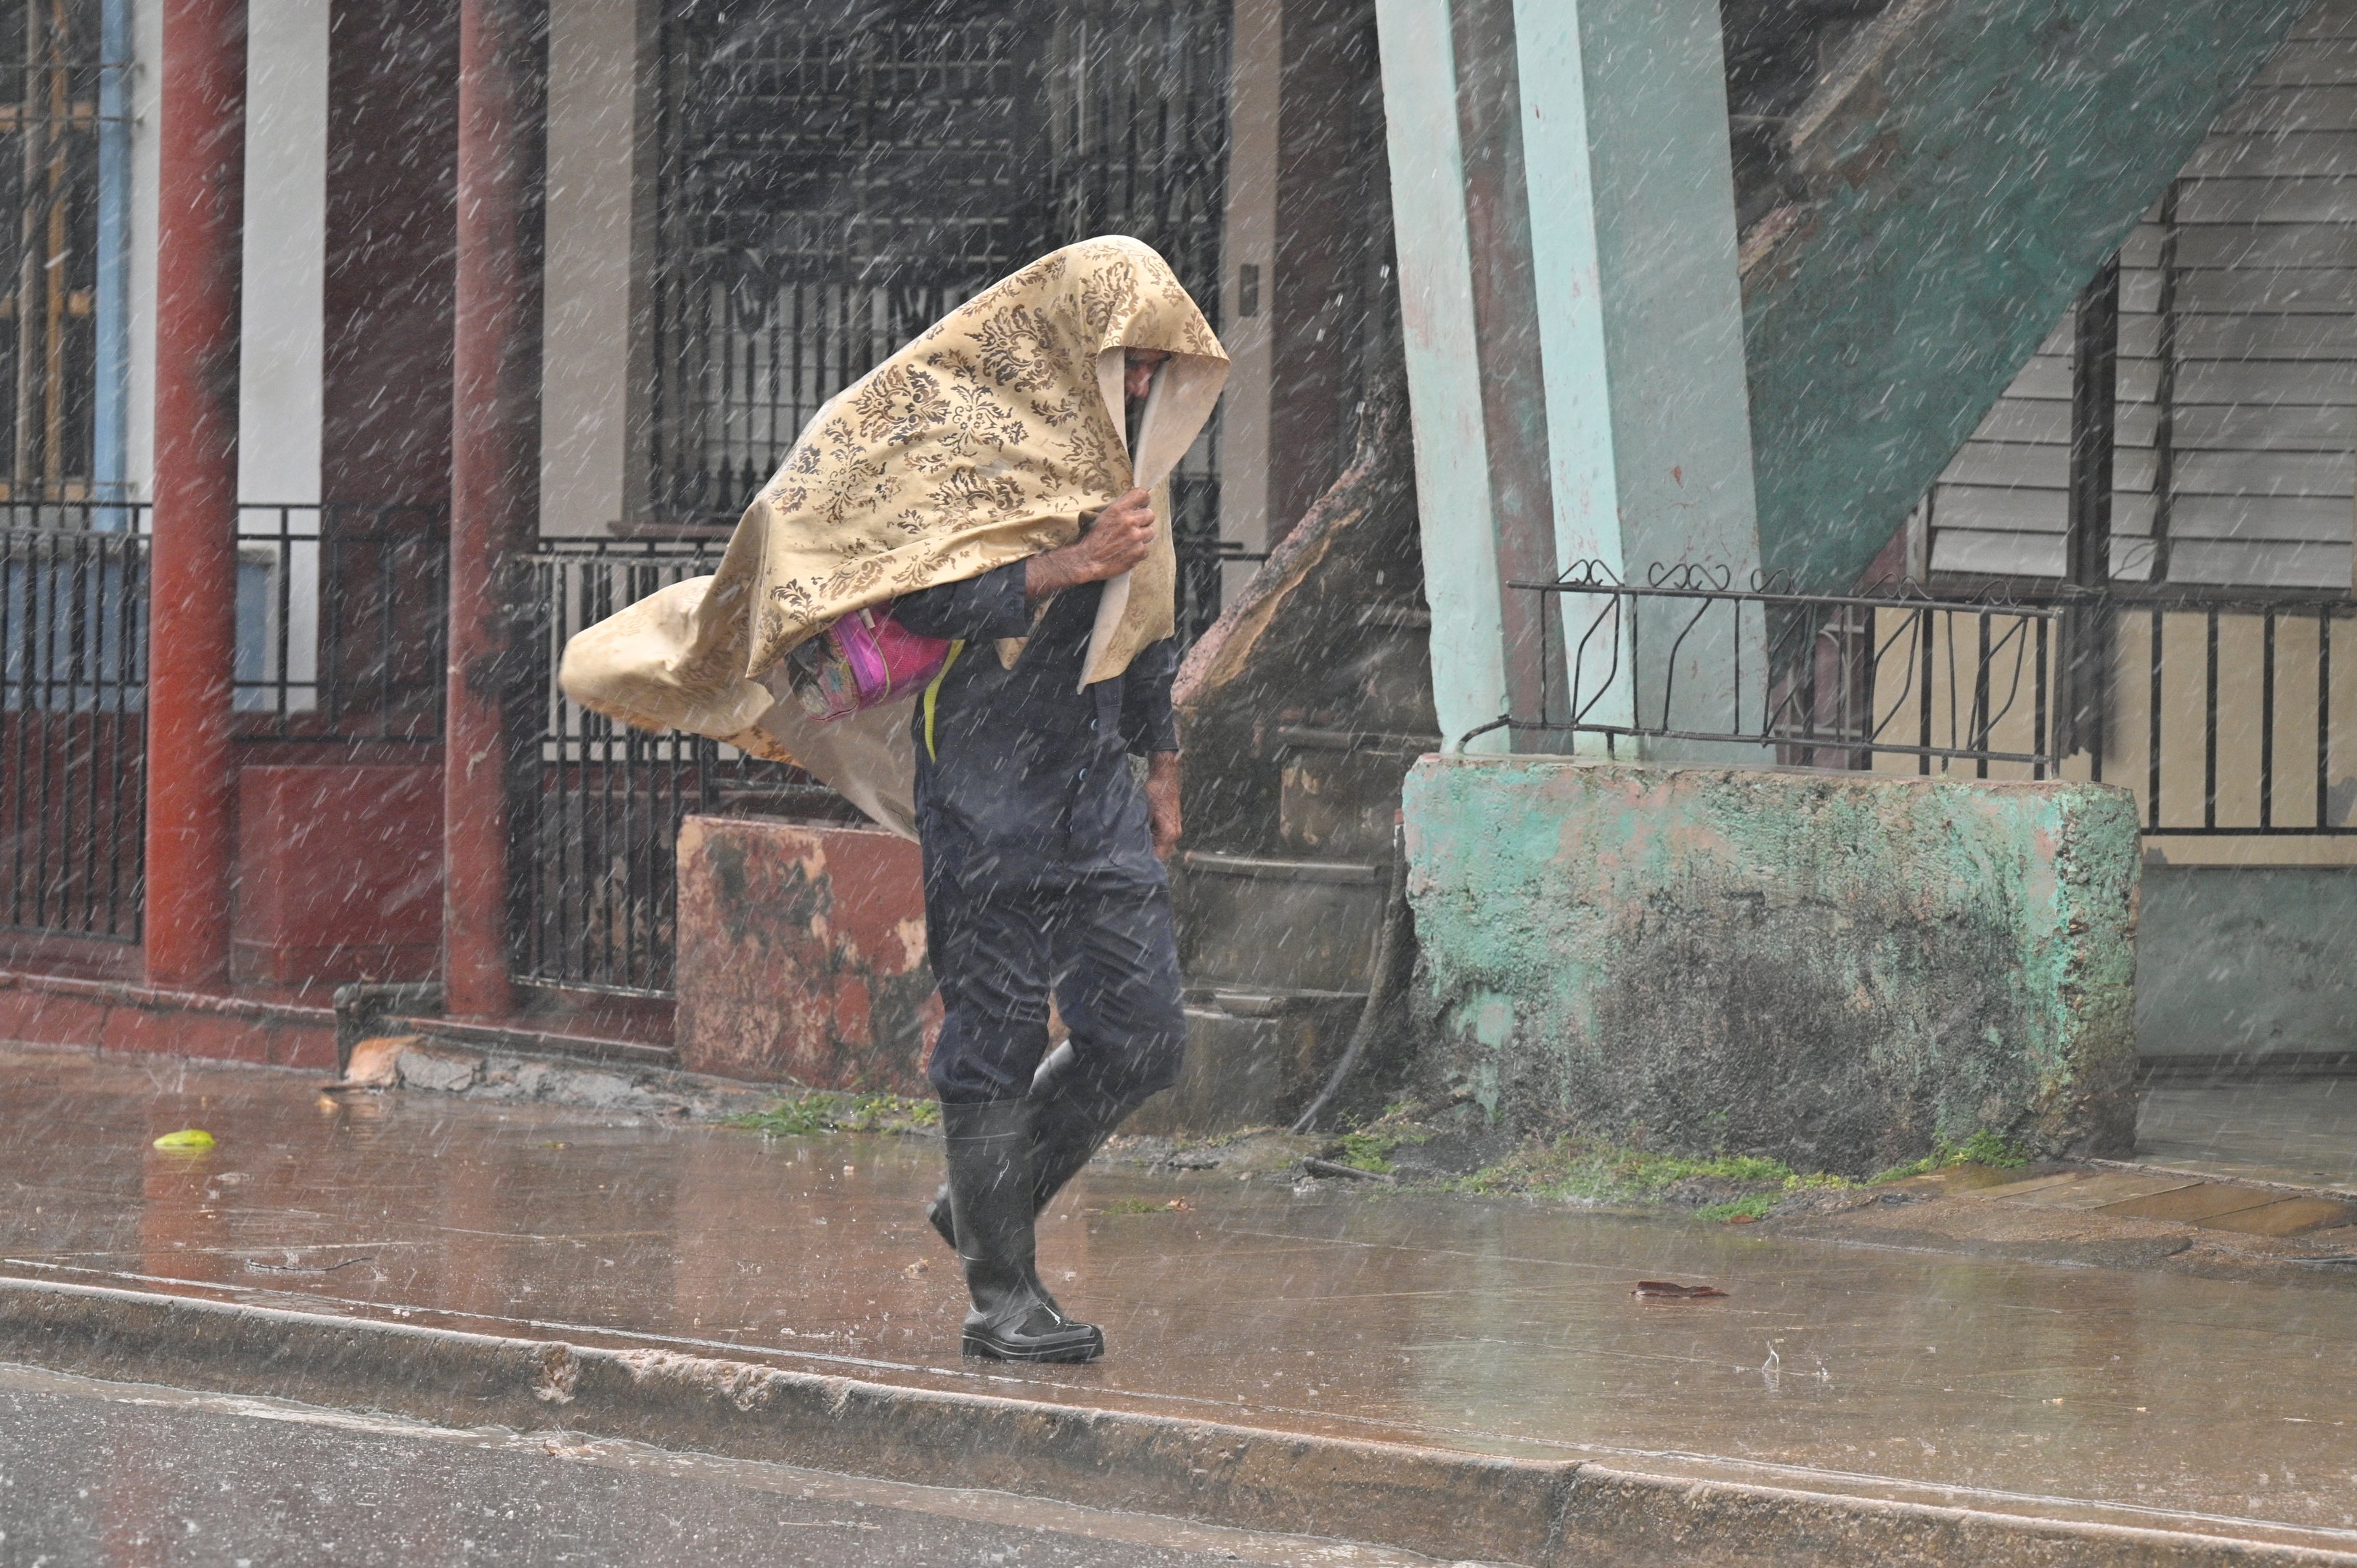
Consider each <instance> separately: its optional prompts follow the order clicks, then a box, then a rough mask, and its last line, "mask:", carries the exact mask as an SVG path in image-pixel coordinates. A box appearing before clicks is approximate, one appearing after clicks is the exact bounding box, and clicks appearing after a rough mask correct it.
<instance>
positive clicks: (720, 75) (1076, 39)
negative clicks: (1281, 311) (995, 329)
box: [650, 0, 1229, 631]
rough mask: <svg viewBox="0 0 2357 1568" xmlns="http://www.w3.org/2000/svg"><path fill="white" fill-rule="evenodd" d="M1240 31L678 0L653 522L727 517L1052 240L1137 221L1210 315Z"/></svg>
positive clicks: (1189, 602)
mask: <svg viewBox="0 0 2357 1568" xmlns="http://www.w3.org/2000/svg"><path fill="white" fill-rule="evenodd" d="M1228 25H1229V24H1228V8H1227V7H1226V6H1225V5H1220V4H1216V3H1213V0H999V3H996V4H972V5H960V6H955V7H947V8H943V7H928V8H920V7H917V6H914V5H907V6H894V5H886V6H883V7H880V8H877V9H871V10H866V11H863V12H861V13H859V14H858V15H856V16H850V15H847V14H845V13H844V12H842V11H840V10H837V9H836V8H834V7H832V6H822V5H816V4H770V5H757V4H745V3H743V0H727V3H726V4H724V3H722V0H681V3H679V4H676V5H674V6H673V8H672V10H671V12H670V13H669V15H668V16H667V17H666V19H665V23H664V28H663V52H662V82H663V92H662V127H663V129H662V165H661V170H662V172H661V175H660V177H659V179H658V188H659V189H658V208H659V211H660V217H659V220H658V221H659V225H660V231H661V235H662V240H661V243H660V247H659V249H660V252H661V254H660V259H659V264H658V286H657V295H658V300H659V305H658V309H657V312H656V349H655V354H654V363H655V365H656V367H657V368H656V372H655V380H654V383H653V400H654V407H655V419H654V422H653V436H652V444H651V469H652V483H651V487H650V496H651V507H652V510H653V511H654V513H655V515H656V516H658V517H660V518H662V519H663V520H664V521H677V522H692V523H703V524H707V525H712V526H716V527H717V526H726V524H728V523H732V522H734V521H736V517H737V513H738V511H739V510H741V509H742V507H743V505H744V503H745V500H746V499H747V498H748V497H749V496H750V495H751V494H752V493H753V491H754V490H755V489H758V488H759V486H760V484H761V483H762V482H763V481H764V480H765V479H767V478H769V476H770V473H771V472H772V471H773V470H774V469H775V468H776V467H777V464H778V463H779V462H780V460H781V459H782V457H783V456H784V454H785V452H786V450H787V448H788V447H790V446H791V445H792V443H793V440H794V437H795V436H796V435H799V434H800V433H801V431H802V426H803V425H804V424H807V423H808V422H809V420H810V418H811V416H812V415H813V413H816V412H817V411H818V409H819V407H820V405H822V404H823V403H825V401H826V400H827V399H828V398H830V397H833V396H834V394H835V393H836V392H840V391H842V390H843V389H844V388H845V387H846V386H848V385H850V384H851V383H852V382H854V381H856V380H858V379H859V377H861V376H862V375H865V374H866V372H867V371H869V370H871V369H872V368H874V366H875V365H876V364H877V361H879V360H882V359H884V358H885V357H886V356H888V355H889V354H890V353H891V352H892V351H893V350H895V349H898V348H899V347H900V346H901V345H902V344H903V343H905V342H907V341H908V340H909V338H913V337H915V336H916V335H917V333H919V332H920V331H921V330H922V329H923V328H926V327H927V326H930V325H931V323H932V322H934V321H935V320H938V319H939V318H940V317H942V315H944V314H946V313H947V312H948V311H949V310H951V309H952V308H954V307H955V306H957V305H958V304H960V303H961V302H963V300H965V299H967V298H969V297H971V296H972V295H974V294H975V293H976V292H978V291H979V290H981V289H982V288H983V287H985V286H986V285H989V284H990V283H992V282H995V281H996V279H998V278H1000V277H1002V276H1004V275H1006V274H1007V273H1009V272H1012V271H1014V270H1015V269H1016V268H1017V267H1018V266H1020V265H1022V264H1023V263H1025V262H1027V261H1028V260H1030V259H1031V258H1032V257H1033V256H1035V255H1037V254H1039V253H1040V252H1044V251H1048V250H1051V249H1053V248H1054V247H1056V246H1058V245H1060V244H1065V243H1069V242H1071V241H1073V240H1076V239H1081V238H1084V237H1086V236H1087V235H1090V234H1096V233H1105V232H1122V233H1129V234H1135V235H1136V236H1137V237H1138V238H1140V239H1142V240H1145V241H1146V242H1147V243H1149V244H1151V245H1153V246H1155V247H1156V248H1157V250H1159V251H1161V252H1162V253H1163V254H1164V255H1165V256H1167V257H1168V258H1169V260H1170V262H1171V264H1172V266H1173V267H1174V268H1175V269H1176V270H1177V271H1178V274H1179V278H1180V279H1181V281H1182V282H1184V283H1185V284H1186V285H1188V287H1189V290H1190V291H1192V292H1193V293H1194V295H1195V296H1196V298H1197V299H1198V300H1199V301H1200V302H1202V303H1203V305H1204V306H1205V307H1206V308H1207V309H1209V310H1212V311H1214V312H1216V309H1217V302H1218V300H1219V296H1220V291H1219V279H1220V238H1221V232H1222V225H1223V222H1224V215H1225V210H1226V200H1227V198H1226V177H1227V135H1228V123H1227V103H1226V81H1227V69H1228ZM1215 325H1216V323H1215ZM1216 449H1217V443H1216V438H1215V437H1212V438H1207V439H1206V440H1205V441H1203V442H1202V443H1200V444H1199V446H1198V449H1197V450H1196V451H1195V452H1194V453H1191V454H1189V458H1188V460H1187V462H1186V463H1185V464H1183V465H1182V466H1181V468H1180V470H1179V474H1178V475H1177V476H1176V477H1175V478H1174V480H1173V485H1172V502H1173V506H1174V509H1175V510H1176V511H1177V514H1178V515H1177V517H1176V518H1175V519H1174V520H1173V532H1174V536H1175V537H1174V542H1175V543H1176V544H1177V545H1178V546H1179V551H1180V554H1181V557H1182V560H1183V561H1184V562H1185V564H1186V569H1185V570H1184V572H1183V573H1182V584H1181V593H1182V606H1181V611H1182V613H1181V624H1182V626H1184V627H1186V628H1189V630H1190V631H1200V629H1201V628H1203V627H1206V626H1208V625H1209V624H1210V623H1211V619H1212V618H1215V617H1216V616H1217V615H1218V610H1219V606H1218V592H1219V567H1218V564H1217V563H1218V560H1219V557H1220V545H1219V542H1218V537H1217V533H1218V517H1219V478H1218V469H1217V463H1216Z"/></svg>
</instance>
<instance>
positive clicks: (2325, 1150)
mask: <svg viewBox="0 0 2357 1568" xmlns="http://www.w3.org/2000/svg"><path fill="white" fill-rule="evenodd" d="M2136 1158H2137V1159H2138V1160H2139V1161H2142V1162H2144V1163H2146V1164H2148V1165H2168V1166H2171V1167H2173V1168H2175V1169H2179V1170H2198V1171H2203V1172H2207V1173H2212V1174H2216V1175H2222V1176H2256V1177H2258V1178H2259V1179H2261V1180H2263V1181H2283V1182H2294V1183H2298V1184H2299V1185H2301V1186H2304V1187H2332V1188H2334V1189H2335V1190H2337V1191H2341V1192H2349V1193H2357V1079H2331V1078H2319V1079H2289V1080H2284V1081H2278V1082H2274V1083H2244V1084H2214V1085H2213V1084H2163V1085H2156V1086H2155V1087H2153V1088H2150V1089H2147V1090H2145V1091H2144V1095H2143V1098H2142V1100H2141V1101H2139V1103H2138V1106H2137V1111H2136Z"/></svg>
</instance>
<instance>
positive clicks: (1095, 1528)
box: [0, 1366, 1430, 1568]
mask: <svg viewBox="0 0 2357 1568" xmlns="http://www.w3.org/2000/svg"><path fill="white" fill-rule="evenodd" d="M1429 1561H1430V1560H1429V1559H1426V1558H1422V1557H1417V1556H1415V1555H1414V1554H1411V1553H1406V1552H1387V1551H1381V1550H1375V1549H1371V1548H1362V1547H1352V1546H1348V1545H1343V1544H1340V1543H1335V1542H1325V1541H1310V1540H1307V1539H1304V1538H1300V1537H1273V1536H1266V1535H1255V1534H1252V1533H1249V1532H1245V1531H1240V1530H1216V1529H1209V1528H1205V1527H1201V1526H1197V1525H1189V1524H1186V1523H1182V1522H1179V1521H1176V1520H1161V1519H1151V1518H1146V1517H1142V1516H1139V1515H1135V1514H1114V1513H1099V1512H1095V1511H1092V1510H1090V1509H1077V1508H1072V1507H1069V1506H1066V1505H1063V1504H1060V1503H1050V1502H1041V1501H1038V1500H1036V1499H1028V1498H1013V1497H1009V1496H1007V1495H1006V1494H1005V1493H996V1492H960V1491H954V1490H951V1489H947V1488H936V1487H910V1486H900V1485H895V1484H892V1483H888V1482H878V1481H871V1480H864V1479H857V1478H854V1477H841V1476H831V1475H826V1474H823V1473H821V1472H816V1471H810V1470H798V1469H791V1468H788V1467H786V1466H776V1465H761V1464H752V1463H748V1462H744V1461H739V1460H726V1459H716V1458H708V1457H705V1456H702V1455H689V1454H674V1453H667V1452H664V1451H662V1450H658V1449H652V1448H647V1447H643V1446H640V1445H639V1444H630V1443H615V1442H607V1441H601V1440H592V1439H587V1438H583V1437H579V1436H576V1435H572V1434H565V1433H561V1432H542V1433H515V1432H510V1431H506V1430H503V1429H496V1428H481V1429H476V1430H473V1431H457V1430H452V1429H448V1428H443V1427H436V1426H428V1425H425V1424H423V1423H416V1422H411V1421H404V1420H400V1419H398V1418H393V1417H387V1416H376V1415H363V1414H353V1413H350V1412H342V1411H326V1410H319V1409H316V1408H314V1407H311V1406H307V1405H296V1404H289V1403H286V1402H281V1401H264V1400H250V1399H239V1398H234V1397H231V1396H224V1395H217V1394H198V1393H190V1392H187V1391H180V1390H174V1389H162V1388H156V1387H154V1386H152V1385H145V1384H132V1383H104V1382H94V1381H91V1380H85V1379H81V1378H72V1377H65V1376H60V1375H58V1374H55V1373H50V1372H46V1371H38V1370H34V1369H27V1368H18V1367H5V1366H0V1564H5V1565H6V1568H84V1565H99V1564H103V1565H106V1568H123V1565H129V1564H136V1565H139V1568H180V1565H183V1564H186V1565H189V1568H264V1565H276V1564H304V1565H307V1568H308V1565H315V1564H336V1565H339V1568H340V1565H343V1564H354V1565H361V1564H377V1563H383V1564H396V1563H397V1564H401V1565H403V1568H424V1565H429V1564H446V1563H499V1564H507V1563H516V1564H543V1563H550V1564H554V1563H594V1564H597V1565H598V1568H619V1565H623V1564H638V1563H661V1564H687V1563H693V1564H696V1565H698V1568H735V1565H737V1564H740V1563H743V1564H753V1563H761V1564H773V1563H796V1564H804V1563H807V1564H813V1565H817V1568H837V1565H840V1568H855V1565H857V1568H865V1565H866V1564H887V1563H888V1564H892V1565H894V1568H930V1565H934V1564H939V1565H942V1568H949V1565H952V1564H954V1565H956V1568H975V1565H985V1564H1006V1565H1009V1568H1014V1565H1018V1564H1019V1565H1021V1568H1060V1565H1063V1564H1071V1565H1073V1568H1196V1565H1199V1564H1201V1565H1209V1564H1213V1563H1239V1562H1242V1563H1302V1564H1330V1565H1331V1568H1394V1565H1397V1568H1405V1565H1408V1564H1418V1563H1427V1562H1429Z"/></svg>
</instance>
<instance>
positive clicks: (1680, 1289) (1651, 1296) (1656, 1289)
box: [1629, 1280, 1727, 1301]
mask: <svg viewBox="0 0 2357 1568" xmlns="http://www.w3.org/2000/svg"><path fill="white" fill-rule="evenodd" d="M1629 1294H1631V1295H1633V1296H1641V1297H1642V1298H1644V1299H1645V1300H1647V1301H1708V1300H1709V1299H1711V1298H1712V1297H1713V1296H1723V1295H1725V1294H1727V1293H1726V1292H1725V1291H1723V1290H1721V1289H1719V1288H1718V1287H1717V1285H1681V1284H1672V1283H1670V1282H1669V1281H1667V1280H1639V1281H1638V1282H1637V1288H1636V1289H1635V1290H1632V1291H1631V1292H1630V1293H1629Z"/></svg>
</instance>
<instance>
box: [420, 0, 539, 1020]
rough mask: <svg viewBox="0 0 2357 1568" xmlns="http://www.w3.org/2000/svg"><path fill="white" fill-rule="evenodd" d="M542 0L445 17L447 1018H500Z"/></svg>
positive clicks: (523, 545)
mask: <svg viewBox="0 0 2357 1568" xmlns="http://www.w3.org/2000/svg"><path fill="white" fill-rule="evenodd" d="M547 39H548V29H547V7H546V4H545V0H461V4H460V5H459V9H458V231H457V311H456V315H457V359H456V365H455V372H454V376H455V380H454V386H453V407H452V411H451V415H452V422H453V442H452V451H451V464H450V667H449V685H448V693H447V696H448V704H447V711H448V718H447V727H446V729H445V732H444V740H443V748H444V749H443V757H444V761H443V792H442V801H443V844H444V865H443V875H444V878H445V882H444V886H445V889H446V891H445V894H444V902H443V917H442V975H443V985H444V988H445V997H446V1002H447V1006H448V1008H449V1011H450V1012H451V1013H452V1014H453V1015H457V1016H461V1017H474V1018H490V1017H498V1016H500V1015H504V1014H506V1013H507V1012H509V1011H510V1010H511V1006H512V1004H513V1001H514V996H513V990H512V986H511V980H510V976H509V971H508V953H509V943H508V911H509V908H510V903H511V900H510V895H509V875H510V865H509V861H510V856H509V841H510V834H509V827H508V822H509V802H508V794H507V791H508V779H509V774H510V772H511V749H512V747H513V746H514V745H515V744H516V742H517V740H518V738H519V737H517V736H513V735H511V733H510V732H511V728H512V727H513V726H512V725H511V711H512V707H513V703H512V701H511V698H512V693H513V690H514V684H515V681H516V678H517V676H518V674H519V669H518V665H519V660H521V658H522V650H521V649H520V648H519V647H517V646H515V639H514V637H513V628H514V626H515V624H516V619H517V617H516V614H515V612H516V609H517V606H516V604H515V602H514V594H513V588H512V584H513V583H514V580H515V578H514V566H515V563H516V561H517V560H518V558H519V557H520V556H521V555H522V553H524V552H526V551H528V550H529V549H530V548H531V546H532V543H533V538H534V536H535V535H536V534H537V532H538V531H539V489H540V407H539V405H540V286H541V276H540V274H541V231H540V228H541V226H540V204H541V195H542V190H541V186H542V179H541V175H542V159H543V155H544V132H545V115H544V81H545V76H544V71H545V58H546V50H547Z"/></svg>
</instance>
